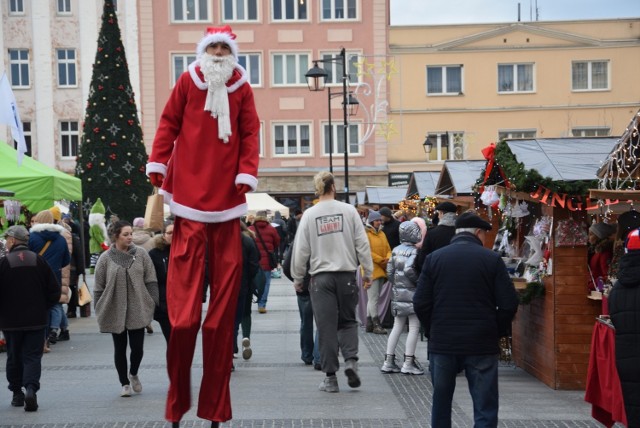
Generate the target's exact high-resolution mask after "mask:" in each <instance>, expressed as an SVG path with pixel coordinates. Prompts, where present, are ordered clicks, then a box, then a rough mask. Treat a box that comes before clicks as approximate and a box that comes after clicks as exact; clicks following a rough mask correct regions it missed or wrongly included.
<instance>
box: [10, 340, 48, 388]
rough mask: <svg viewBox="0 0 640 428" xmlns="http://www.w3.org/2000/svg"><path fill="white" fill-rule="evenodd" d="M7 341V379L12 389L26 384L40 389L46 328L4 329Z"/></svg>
mask: <svg viewBox="0 0 640 428" xmlns="http://www.w3.org/2000/svg"><path fill="white" fill-rule="evenodd" d="M2 333H3V334H4V338H5V339H6V341H7V380H8V381H9V389H10V390H11V391H14V392H15V391H20V390H21V388H22V387H23V386H24V387H25V388H27V387H28V386H30V387H32V388H33V389H34V390H35V391H38V390H39V389H40V374H41V373H42V365H41V363H42V345H43V340H44V339H43V338H44V328H41V329H38V330H13V331H3V332H2Z"/></svg>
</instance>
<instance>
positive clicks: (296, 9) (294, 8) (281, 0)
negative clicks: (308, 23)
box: [271, 0, 307, 21]
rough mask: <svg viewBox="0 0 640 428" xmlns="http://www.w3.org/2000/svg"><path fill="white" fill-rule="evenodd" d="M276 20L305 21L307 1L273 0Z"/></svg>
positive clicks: (273, 12) (273, 11) (274, 18)
mask: <svg viewBox="0 0 640 428" xmlns="http://www.w3.org/2000/svg"><path fill="white" fill-rule="evenodd" d="M271 1H272V8H271V10H272V14H273V20H274V21H305V20H306V19H307V2H306V1H300V0H271Z"/></svg>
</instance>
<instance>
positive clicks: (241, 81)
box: [187, 60, 249, 93]
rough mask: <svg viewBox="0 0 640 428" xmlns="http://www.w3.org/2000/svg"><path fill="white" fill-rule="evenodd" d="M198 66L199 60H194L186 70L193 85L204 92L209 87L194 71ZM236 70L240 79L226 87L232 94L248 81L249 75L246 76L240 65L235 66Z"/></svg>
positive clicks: (245, 71)
mask: <svg viewBox="0 0 640 428" xmlns="http://www.w3.org/2000/svg"><path fill="white" fill-rule="evenodd" d="M198 66H200V60H195V61H193V62H192V63H191V64H189V66H188V67H187V69H188V70H189V75H190V76H191V80H193V83H194V84H195V85H196V86H197V87H198V89H200V90H201V91H206V90H207V89H208V88H209V86H208V85H207V82H205V81H204V80H202V79H201V78H200V76H199V75H198V72H197V71H196V67H198ZM236 70H238V71H239V72H240V78H239V79H238V80H237V81H236V82H235V83H234V84H233V85H231V86H227V92H228V93H232V92H235V91H237V90H238V88H239V87H240V86H242V85H244V84H245V83H246V82H247V81H248V80H249V75H248V74H247V70H245V69H244V68H243V67H242V66H241V65H240V64H236Z"/></svg>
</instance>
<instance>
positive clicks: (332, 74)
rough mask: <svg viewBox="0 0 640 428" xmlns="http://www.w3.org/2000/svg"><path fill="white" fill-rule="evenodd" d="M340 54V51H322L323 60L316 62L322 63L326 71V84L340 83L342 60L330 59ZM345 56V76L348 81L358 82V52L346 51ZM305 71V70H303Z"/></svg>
mask: <svg viewBox="0 0 640 428" xmlns="http://www.w3.org/2000/svg"><path fill="white" fill-rule="evenodd" d="M339 56H340V52H335V53H330V52H327V53H323V54H322V56H321V59H322V60H323V61H325V62H322V63H318V64H319V65H320V64H321V65H322V68H324V69H325V71H326V72H327V74H328V75H327V79H326V80H325V83H326V84H327V85H338V84H340V85H342V62H341V60H339V61H332V59H335V58H338V57H339ZM345 56H346V57H347V64H348V66H347V75H348V76H347V77H348V79H349V82H351V83H357V82H358V54H357V53H349V52H346V53H345ZM305 73H306V71H305Z"/></svg>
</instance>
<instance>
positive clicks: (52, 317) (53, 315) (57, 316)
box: [49, 303, 69, 330]
mask: <svg viewBox="0 0 640 428" xmlns="http://www.w3.org/2000/svg"><path fill="white" fill-rule="evenodd" d="M49 328H59V329H61V330H66V329H68V328H69V320H67V314H66V313H65V312H64V309H63V308H62V303H56V304H55V305H53V306H52V307H51V309H49Z"/></svg>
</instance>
